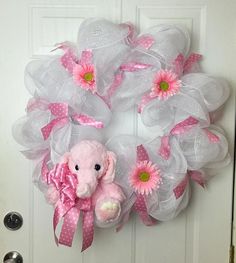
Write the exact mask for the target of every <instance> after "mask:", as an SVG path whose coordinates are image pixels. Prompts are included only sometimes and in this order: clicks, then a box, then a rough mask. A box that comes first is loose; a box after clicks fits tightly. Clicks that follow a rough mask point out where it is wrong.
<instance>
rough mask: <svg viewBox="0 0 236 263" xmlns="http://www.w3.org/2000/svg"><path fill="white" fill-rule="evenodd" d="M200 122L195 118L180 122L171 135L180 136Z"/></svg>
mask: <svg viewBox="0 0 236 263" xmlns="http://www.w3.org/2000/svg"><path fill="white" fill-rule="evenodd" d="M198 123H199V121H198V120H197V119H195V118H193V117H191V116H190V117H188V118H187V119H185V120H183V121H181V122H179V123H178V124H176V125H175V127H174V128H173V129H172V130H171V131H170V134H171V135H179V134H183V133H185V132H187V131H189V130H190V129H191V128H192V127H193V126H194V125H196V124H198Z"/></svg>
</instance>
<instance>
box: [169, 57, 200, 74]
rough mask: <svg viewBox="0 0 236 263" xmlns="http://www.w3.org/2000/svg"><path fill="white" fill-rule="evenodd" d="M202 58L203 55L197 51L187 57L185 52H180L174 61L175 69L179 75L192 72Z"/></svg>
mask: <svg viewBox="0 0 236 263" xmlns="http://www.w3.org/2000/svg"><path fill="white" fill-rule="evenodd" d="M201 59H202V55H200V54H197V53H191V54H190V55H189V56H188V58H187V59H185V57H184V55H183V54H179V55H178V56H177V57H176V59H175V60H174V62H173V66H174V71H175V73H176V74H177V75H178V76H182V75H183V74H187V73H190V72H191V71H192V70H193V68H194V66H195V65H196V64H197V63H198V62H199V61H200V60H201Z"/></svg>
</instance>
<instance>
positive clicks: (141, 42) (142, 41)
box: [121, 23, 155, 49]
mask: <svg viewBox="0 0 236 263" xmlns="http://www.w3.org/2000/svg"><path fill="white" fill-rule="evenodd" d="M121 26H122V27H128V30H129V32H128V37H127V39H128V44H130V45H132V46H133V47H142V48H144V49H149V48H151V47H152V45H153V44H154V43H155V39H154V38H153V36H152V35H148V34H146V35H142V36H140V37H138V38H137V34H136V30H135V27H134V25H133V24H132V23H123V24H121Z"/></svg>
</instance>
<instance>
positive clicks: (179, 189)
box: [173, 171, 205, 199]
mask: <svg viewBox="0 0 236 263" xmlns="http://www.w3.org/2000/svg"><path fill="white" fill-rule="evenodd" d="M189 179H192V180H193V181H194V182H196V183H198V184H199V185H201V186H202V187H203V188H204V187H205V179H204V178H203V176H202V173H201V172H200V171H188V172H187V174H186V176H185V177H184V179H183V180H182V181H181V182H180V183H179V184H178V185H177V186H176V187H175V188H174V190H173V191H174V194H175V197H176V199H178V198H180V197H181V196H182V195H183V194H184V191H185V189H186V187H187V185H188V183H189Z"/></svg>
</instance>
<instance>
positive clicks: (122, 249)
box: [0, 0, 236, 263]
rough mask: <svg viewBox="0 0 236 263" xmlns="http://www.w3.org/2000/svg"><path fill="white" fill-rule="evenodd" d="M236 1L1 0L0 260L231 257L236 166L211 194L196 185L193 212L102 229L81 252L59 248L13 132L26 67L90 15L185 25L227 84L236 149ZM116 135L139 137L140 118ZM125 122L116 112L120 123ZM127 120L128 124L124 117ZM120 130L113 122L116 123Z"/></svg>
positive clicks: (139, 261)
mask: <svg viewBox="0 0 236 263" xmlns="http://www.w3.org/2000/svg"><path fill="white" fill-rule="evenodd" d="M235 11H236V2H235V1H234V0H224V1H222V0H214V1H213V0H126V1H125V0H109V1H108V0H107V1H105V0H21V1H19V0H7V1H4V0H1V1H0V40H1V41H0V69H1V71H0V91H1V92H0V146H1V147H0V155H1V157H0V261H1V260H2V259H3V257H4V255H5V254H6V253H7V252H9V251H13V250H15V251H19V252H20V253H21V255H22V256H23V258H24V263H52V262H53V263H73V262H78V263H79V262H83V263H116V262H117V263H118V262H124V263H129V262H130V263H131V262H132V263H154V262H155V263H157V262H158V263H224V262H228V261H229V247H230V224H231V200H232V178H233V169H232V165H231V166H229V167H227V168H225V169H224V170H221V171H219V170H217V171H216V174H218V176H216V177H214V179H212V180H211V181H210V183H209V186H208V187H207V189H206V190H203V189H201V188H199V187H198V186H195V187H194V191H193V192H194V193H193V198H192V200H191V205H190V206H189V208H188V209H187V210H186V211H185V212H184V213H182V214H181V215H180V216H178V217H177V218H176V219H175V220H173V221H171V222H168V223H161V224H159V225H158V226H156V227H151V228H148V227H145V226H143V225H142V224H141V223H140V221H139V219H138V218H137V219H136V218H135V217H132V220H130V222H129V223H128V224H127V225H126V226H125V228H124V229H123V230H122V231H121V232H120V233H118V234H117V233H115V231H114V230H113V229H106V230H96V233H95V239H94V243H93V246H92V248H90V249H89V250H87V251H86V252H85V253H82V254H81V253H80V246H81V240H80V237H79V235H77V236H76V238H75V240H74V245H73V247H72V248H67V247H63V246H61V247H59V248H57V247H56V245H55V243H54V239H53V233H52V223H51V222H52V215H53V210H52V209H51V207H50V206H48V205H47V204H46V203H45V200H44V198H43V196H42V194H41V193H40V192H39V191H38V190H37V189H36V188H35V187H34V186H33V184H32V182H31V168H32V167H31V165H30V163H29V162H27V160H26V159H25V158H24V157H23V156H22V155H21V154H20V153H19V149H20V147H19V146H18V145H17V144H16V143H15V142H14V140H13V138H12V135H11V126H12V124H13V122H14V121H15V120H16V119H17V118H19V117H20V116H22V115H24V108H25V105H26V102H27V99H28V98H29V95H28V93H27V91H26V89H25V88H24V83H23V76H24V67H25V65H26V64H27V62H29V60H31V59H35V58H38V57H42V56H45V55H48V54H49V50H51V49H52V46H53V45H54V44H55V43H58V42H61V41H64V40H75V39H76V34H77V30H78V27H79V25H80V23H81V22H82V21H83V19H84V18H86V17H92V16H102V17H105V18H108V19H111V20H112V21H115V22H121V21H131V22H133V23H135V24H136V25H137V26H138V27H139V28H140V29H141V30H142V29H144V28H147V27H149V26H152V25H156V24H161V23H172V24H173V23H177V24H184V25H186V26H187V27H188V28H189V30H190V31H191V34H192V41H193V45H192V48H193V49H194V50H195V51H198V52H200V53H202V54H203V55H204V62H203V65H204V70H205V71H206V72H208V73H210V74H213V75H218V76H222V77H225V78H226V79H228V80H229V81H230V83H231V86H232V96H231V98H230V100H229V101H228V103H227V106H226V108H225V112H224V115H223V118H222V120H221V122H220V124H221V125H222V126H223V127H225V129H226V132H227V137H228V139H229V142H230V147H231V153H232V152H233V144H234V138H233V137H234V135H233V126H234V113H235V104H234V92H233V89H234V88H235V86H236V45H235V44H236V38H235V32H236V31H235V25H236V16H235ZM132 118H133V120H132V121H130V120H127V128H125V129H124V125H123V129H122V128H120V130H119V128H118V129H116V132H117V133H119V132H120V131H122V132H129V133H132V132H137V133H143V128H142V126H141V125H139V124H138V120H137V116H136V115H133V117H132ZM117 120H119V116H118V117H117ZM120 123H123V118H120ZM116 127H117V126H116ZM9 211H18V212H20V213H21V214H22V216H23V218H24V225H23V227H22V228H21V229H20V230H18V231H15V232H13V231H9V230H7V229H6V228H5V227H4V225H3V223H2V221H3V217H4V215H5V214H6V213H7V212H9Z"/></svg>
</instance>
